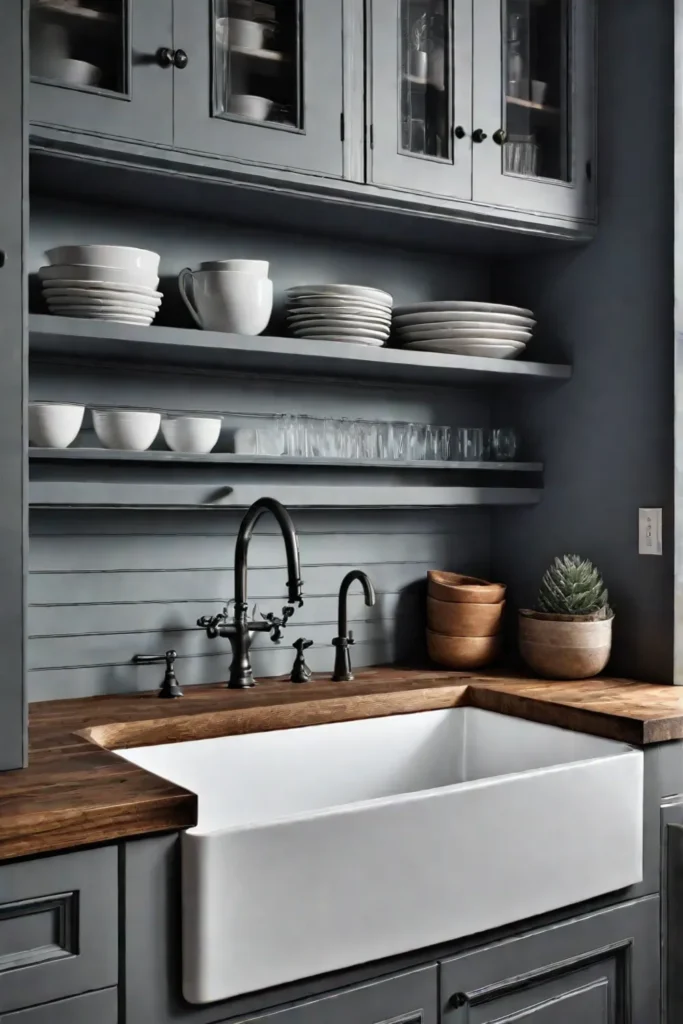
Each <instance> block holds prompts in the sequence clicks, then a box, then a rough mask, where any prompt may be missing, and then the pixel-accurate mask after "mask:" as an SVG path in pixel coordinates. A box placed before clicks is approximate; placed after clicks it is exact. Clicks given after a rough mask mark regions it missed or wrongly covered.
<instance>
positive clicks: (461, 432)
mask: <svg viewBox="0 0 683 1024" xmlns="http://www.w3.org/2000/svg"><path fill="white" fill-rule="evenodd" d="M456 452H457V457H458V461H459V462H481V461H482V460H483V458H484V431H483V429H482V428H481V427H458V430H457V433H456Z"/></svg>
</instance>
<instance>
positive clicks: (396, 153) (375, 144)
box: [369, 0, 472, 199]
mask: <svg viewBox="0 0 683 1024" xmlns="http://www.w3.org/2000/svg"><path fill="white" fill-rule="evenodd" d="M370 12H371V46H370V52H371V68H370V76H371V110H370V121H371V126H372V127H371V134H370V151H369V177H370V180H371V181H372V182H373V184H375V185H387V186H391V187H393V188H399V189H407V190H409V191H411V192H420V193H423V194H432V195H436V196H444V197H450V198H460V199H470V198H471V192H472V175H471V172H472V165H471V160H472V143H471V140H470V128H471V120H472V118H471V95H472V64H471V57H472V4H471V0H371V5H370Z"/></svg>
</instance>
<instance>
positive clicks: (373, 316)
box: [287, 306, 391, 324]
mask: <svg viewBox="0 0 683 1024" xmlns="http://www.w3.org/2000/svg"><path fill="white" fill-rule="evenodd" d="M312 317H318V318H322V319H328V318H332V319H335V320H339V319H341V320H346V319H349V320H358V319H360V320H377V321H379V322H381V323H383V324H390V323H391V314H390V313H382V312H380V311H379V310H377V309H372V308H370V307H368V308H367V309H362V308H360V309H358V308H356V307H355V306H351V307H349V308H346V307H342V308H341V309H339V308H337V309H335V308H334V306H321V307H316V306H303V307H302V308H301V309H292V310H290V311H289V312H288V313H287V319H288V320H305V319H311V318H312Z"/></svg>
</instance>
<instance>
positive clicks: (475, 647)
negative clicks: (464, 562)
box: [427, 570, 505, 670]
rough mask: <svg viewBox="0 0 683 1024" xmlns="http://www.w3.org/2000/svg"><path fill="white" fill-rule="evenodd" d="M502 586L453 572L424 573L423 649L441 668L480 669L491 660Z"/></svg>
mask: <svg viewBox="0 0 683 1024" xmlns="http://www.w3.org/2000/svg"><path fill="white" fill-rule="evenodd" d="M504 608H505V587H504V586H503V584H502V583H488V582H487V581H486V580H478V579H476V578H475V577H474V576H461V575H460V574H458V573H454V572H437V571H436V570H430V572H428V573H427V651H428V652H429V657H430V658H431V659H432V661H435V662H436V663H437V665H443V666H444V667H445V668H454V669H463V670H465V669H477V668H484V666H485V665H489V664H490V663H491V662H492V661H494V660H495V658H496V656H497V654H498V650H499V647H500V631H501V627H502V623H503V609H504Z"/></svg>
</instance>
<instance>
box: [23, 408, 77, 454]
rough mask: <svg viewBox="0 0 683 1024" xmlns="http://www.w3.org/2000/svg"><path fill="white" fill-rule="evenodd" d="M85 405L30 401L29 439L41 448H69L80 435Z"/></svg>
mask: <svg viewBox="0 0 683 1024" xmlns="http://www.w3.org/2000/svg"><path fill="white" fill-rule="evenodd" d="M84 412H85V406H83V405H62V404H58V403H57V402H30V403H29V407H28V439H29V441H30V442H31V444H35V445H38V446H39V447H40V448H68V447H69V445H70V444H71V442H72V441H75V440H76V438H77V437H78V431H79V430H80V429H81V424H82V423H83V414H84Z"/></svg>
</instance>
